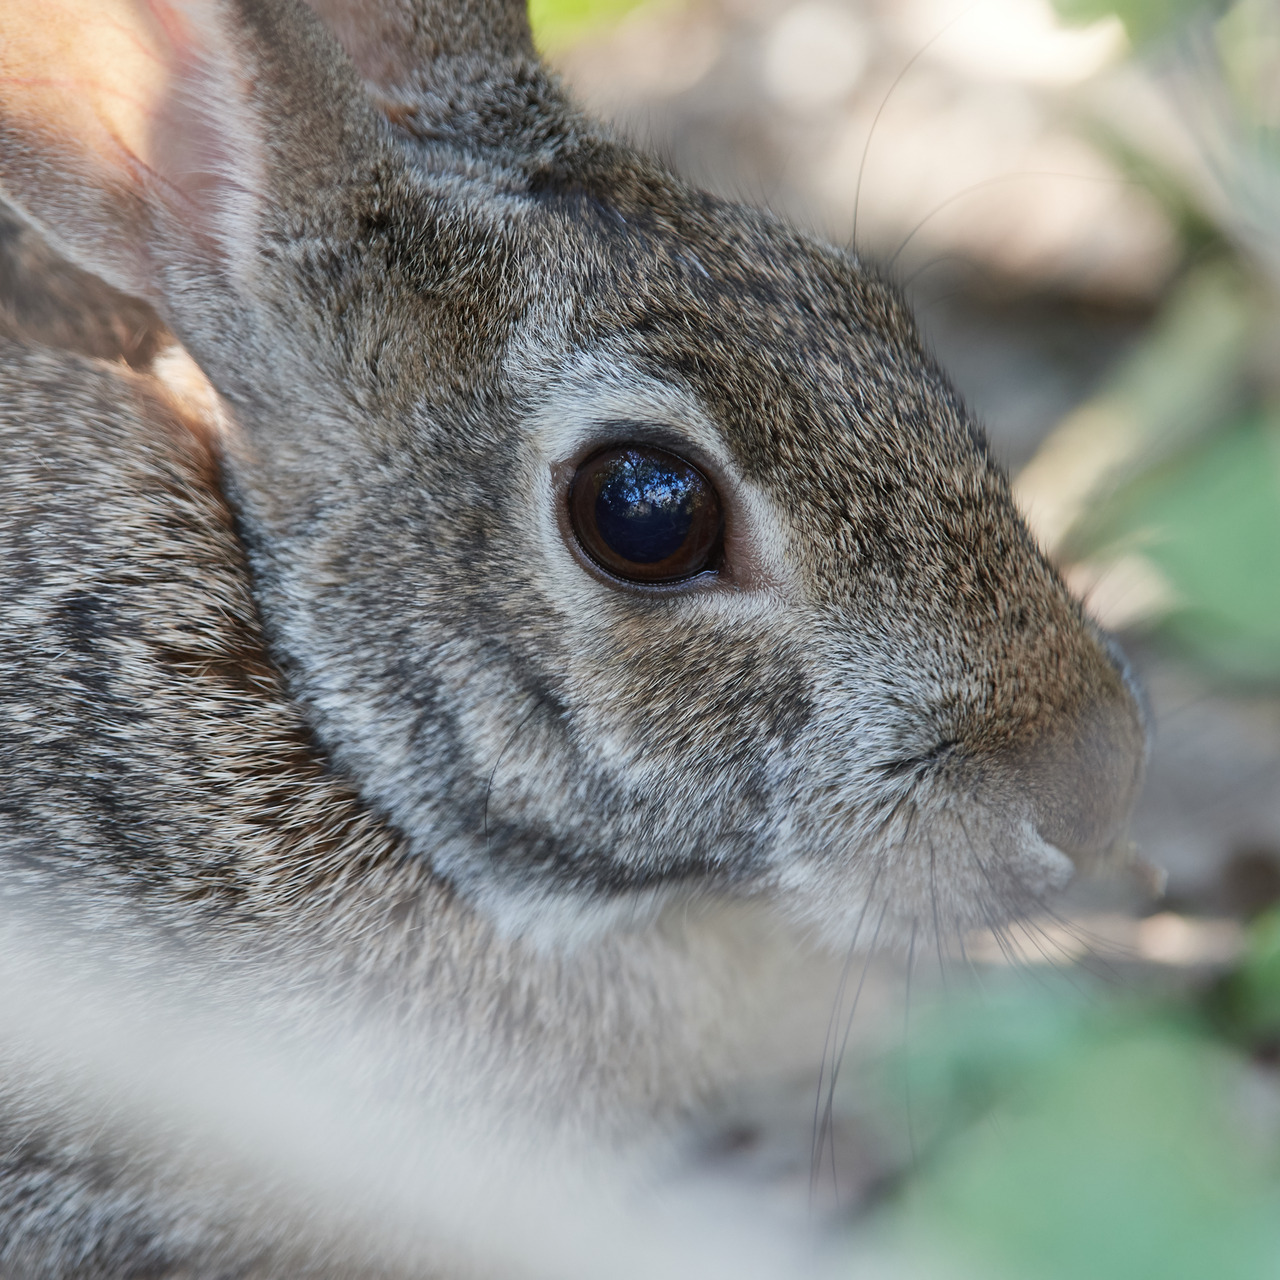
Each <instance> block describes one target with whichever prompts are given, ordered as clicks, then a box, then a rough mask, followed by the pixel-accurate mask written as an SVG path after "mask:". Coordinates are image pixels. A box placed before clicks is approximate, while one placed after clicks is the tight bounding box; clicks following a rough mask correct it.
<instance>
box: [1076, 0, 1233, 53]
mask: <svg viewBox="0 0 1280 1280" xmlns="http://www.w3.org/2000/svg"><path fill="white" fill-rule="evenodd" d="M1053 7H1054V9H1055V10H1056V11H1057V13H1058V17H1060V18H1061V19H1062V21H1063V22H1067V23H1072V24H1077V25H1085V24H1087V23H1090V22H1097V21H1099V20H1100V19H1102V18H1108V17H1111V16H1112V15H1114V16H1115V17H1117V18H1119V19H1120V21H1121V22H1123V23H1124V29H1125V31H1126V32H1127V33H1128V35H1129V39H1130V40H1131V41H1132V42H1133V43H1134V44H1135V45H1138V44H1144V43H1146V42H1147V41H1148V40H1153V39H1156V38H1157V37H1159V36H1162V35H1165V34H1166V33H1168V32H1170V31H1172V30H1174V29H1175V28H1177V27H1179V26H1181V25H1183V24H1184V23H1186V22H1187V21H1188V20H1189V19H1190V18H1191V17H1193V16H1194V15H1195V14H1196V13H1198V12H1213V11H1214V10H1215V9H1221V8H1222V5H1220V4H1217V5H1211V4H1208V3H1206V2H1205V0H1054V3H1053Z"/></svg>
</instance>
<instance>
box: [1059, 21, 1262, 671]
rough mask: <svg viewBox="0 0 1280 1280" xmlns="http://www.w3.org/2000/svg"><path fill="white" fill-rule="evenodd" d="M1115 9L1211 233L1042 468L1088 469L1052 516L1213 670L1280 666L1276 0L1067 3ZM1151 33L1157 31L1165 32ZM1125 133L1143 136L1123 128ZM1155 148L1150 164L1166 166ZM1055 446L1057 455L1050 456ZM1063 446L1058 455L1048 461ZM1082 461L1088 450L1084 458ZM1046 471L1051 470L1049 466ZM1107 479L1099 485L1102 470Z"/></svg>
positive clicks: (1183, 187)
mask: <svg viewBox="0 0 1280 1280" xmlns="http://www.w3.org/2000/svg"><path fill="white" fill-rule="evenodd" d="M1058 8H1059V12H1060V13H1062V14H1063V16H1064V17H1067V18H1069V19H1086V18H1094V17H1097V16H1099V14H1101V13H1102V12H1103V11H1104V10H1105V11H1109V12H1114V13H1117V14H1118V16H1119V17H1120V18H1121V19H1122V20H1123V22H1124V23H1125V26H1126V28H1127V29H1128V30H1129V32H1130V34H1131V37H1132V38H1133V39H1134V41H1135V43H1137V44H1138V46H1139V47H1138V51H1137V54H1136V56H1137V57H1138V58H1140V59H1141V58H1142V57H1143V56H1144V50H1143V42H1146V41H1154V46H1153V47H1154V48H1155V49H1156V52H1155V53H1153V54H1152V55H1151V65H1150V67H1149V70H1148V74H1149V75H1150V76H1151V77H1152V79H1153V80H1154V82H1155V83H1157V84H1159V85H1161V86H1162V88H1163V91H1164V93H1165V96H1166V98H1167V99H1168V101H1169V102H1170V103H1171V105H1172V106H1173V107H1174V108H1175V111H1176V114H1178V115H1180V117H1181V118H1182V120H1183V122H1184V124H1185V129H1186V132H1187V135H1188V137H1189V138H1190V139H1192V140H1193V141H1194V142H1195V143H1196V145H1197V146H1198V147H1199V148H1200V152H1201V161H1202V162H1201V165H1200V167H1199V170H1198V171H1193V172H1188V171H1186V170H1183V171H1180V172H1175V171H1173V170H1172V169H1170V168H1169V167H1168V166H1167V165H1166V166H1164V167H1163V169H1162V171H1161V177H1160V181H1159V182H1158V183H1156V184H1155V188H1154V189H1156V190H1157V191H1158V192H1160V193H1162V194H1164V195H1165V196H1166V198H1168V199H1170V201H1171V202H1176V203H1177V204H1179V205H1181V206H1183V207H1184V208H1190V209H1194V210H1195V212H1196V214H1197V215H1198V216H1199V217H1200V218H1201V219H1203V220H1204V222H1205V224H1206V225H1207V226H1208V227H1209V228H1210V230H1211V238H1210V240H1209V243H1207V244H1205V243H1201V244H1199V245H1197V246H1195V254H1194V257H1195V262H1196V265H1195V266H1194V267H1193V268H1191V269H1189V270H1188V272H1187V273H1186V275H1185V277H1184V279H1183V280H1182V282H1181V284H1180V285H1179V286H1178V287H1176V288H1175V289H1174V291H1173V293H1172V294H1171V296H1170V298H1169V300H1168V302H1167V304H1166V308H1165V312H1164V314H1163V316H1161V317H1160V318H1159V319H1158V321H1157V323H1156V324H1155V325H1154V326H1153V329H1152V332H1151V336H1150V338H1149V339H1148V341H1147V343H1146V344H1145V346H1144V347H1143V348H1142V349H1140V350H1139V351H1138V352H1137V354H1136V355H1135V356H1134V357H1133V358H1132V360H1131V361H1130V362H1129V364H1128V366H1127V367H1125V368H1123V369H1121V370H1120V372H1119V374H1118V375H1117V376H1116V378H1115V379H1114V382H1113V384H1112V386H1111V387H1109V388H1108V389H1107V390H1106V391H1105V392H1104V393H1103V395H1102V396H1101V397H1100V398H1099V399H1098V400H1097V401H1095V402H1094V404H1092V405H1090V406H1086V408H1085V409H1084V410H1082V411H1080V412H1079V413H1078V414H1076V415H1075V416H1074V420H1072V421H1069V422H1068V423H1066V424H1064V428H1063V430H1062V432H1061V433H1060V437H1059V439H1057V440H1050V441H1049V442H1048V444H1047V446H1046V450H1045V453H1044V456H1043V457H1042V459H1040V460H1039V465H1040V468H1041V470H1042V471H1045V470H1046V467H1047V466H1048V465H1050V464H1052V465H1053V466H1059V465H1064V464H1066V465H1072V464H1073V463H1072V461H1071V460H1073V459H1074V465H1077V466H1080V465H1082V464H1080V462H1079V458H1080V456H1081V455H1087V457H1088V458H1089V459H1091V460H1092V466H1093V470H1092V472H1091V473H1090V474H1089V477H1088V483H1086V484H1083V485H1081V486H1080V490H1081V491H1080V493H1079V494H1078V495H1077V496H1078V498H1079V499H1080V500H1079V501H1078V503H1077V504H1076V509H1073V510H1072V511H1071V512H1070V518H1069V519H1064V520H1063V521H1062V524H1063V525H1065V526H1067V527H1066V528H1064V529H1061V530H1057V531H1056V532H1060V533H1062V534H1063V536H1062V538H1061V540H1060V541H1059V542H1058V547H1059V550H1060V551H1061V552H1062V553H1064V554H1065V556H1066V558H1067V559H1069V560H1082V559H1083V560H1091V561H1093V562H1094V564H1095V567H1096V566H1104V567H1105V566H1106V565H1107V563H1108V562H1112V563H1114V562H1116V561H1118V560H1120V559H1121V558H1124V559H1125V560H1126V563H1129V564H1133V563H1140V564H1141V565H1142V566H1144V568H1145V570H1146V571H1148V577H1149V579H1150V580H1151V581H1153V582H1155V583H1157V584H1158V586H1159V590H1157V591H1155V592H1153V593H1152V599H1153V601H1155V602H1156V603H1155V607H1152V608H1150V609H1148V610H1147V613H1148V617H1147V621H1148V623H1149V624H1150V625H1152V627H1153V629H1154V631H1155V633H1156V635H1157V636H1158V637H1159V638H1161V639H1162V640H1164V641H1166V642H1167V643H1168V644H1169V645H1170V646H1171V647H1173V648H1175V649H1176V650H1178V651H1179V652H1181V653H1182V654H1184V655H1185V656H1186V657H1188V658H1189V659H1191V660H1192V661H1194V662H1197V663H1199V664H1201V665H1203V666H1205V667H1207V668H1209V669H1211V670H1213V671H1215V672H1218V673H1221V674H1224V675H1227V676H1229V677H1235V678H1240V679H1243V680H1246V681H1251V682H1253V681H1266V682H1274V681H1276V680H1280V6H1277V5H1276V4H1275V3H1273V2H1272V0H1239V3H1236V4H1234V5H1232V6H1231V7H1229V8H1224V6H1221V5H1219V6H1217V8H1216V10H1215V9H1207V8H1205V7H1204V6H1194V5H1190V6H1189V5H1188V4H1186V3H1183V0H1123V2H1122V3H1112V4H1107V3H1105V0H1058ZM1157 37H1158V39H1157ZM1125 145H1126V147H1128V148H1134V147H1135V146H1136V147H1138V148H1139V149H1140V148H1141V138H1140V137H1138V138H1136V139H1135V138H1134V136H1132V135H1129V136H1127V137H1126V139H1125ZM1158 151H1159V148H1158V147H1154V146H1153V149H1152V154H1151V155H1149V156H1147V157H1146V158H1145V161H1144V163H1146V164H1147V165H1149V166H1151V167H1153V168H1154V169H1157V170H1160V169H1161V165H1162V161H1161V159H1160V157H1159V156H1158V155H1157V154H1156V153H1157V152H1158ZM1055 450H1056V455H1055ZM1055 458H1056V460H1055ZM1084 470H1085V471H1089V467H1088V465H1085V466H1084ZM1048 478H1049V477H1048V476H1047V474H1046V475H1045V476H1043V477H1042V480H1043V479H1048ZM1095 481H1096V483H1095Z"/></svg>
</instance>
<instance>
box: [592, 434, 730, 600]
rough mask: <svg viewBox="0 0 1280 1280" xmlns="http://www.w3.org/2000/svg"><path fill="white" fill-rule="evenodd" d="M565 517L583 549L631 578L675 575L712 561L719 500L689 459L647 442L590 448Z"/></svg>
mask: <svg viewBox="0 0 1280 1280" xmlns="http://www.w3.org/2000/svg"><path fill="white" fill-rule="evenodd" d="M569 516H570V520H571V522H572V524H573V531H574V533H575V534H576V535H577V538H578V541H579V542H580V543H581V544H582V549H583V550H584V551H585V552H586V553H587V555H589V556H590V557H591V559H592V560H594V561H595V562H596V563H597V564H598V565H600V566H601V568H603V569H607V570H608V571H609V572H610V573H612V574H615V575H616V576H617V577H619V578H626V579H628V580H630V581H632V582H678V581H680V580H681V579H682V578H692V577H694V576H695V575H696V574H699V573H702V572H703V571H704V570H706V569H713V568H715V567H716V561H717V559H718V557H719V551H720V542H721V536H720V535H721V526H722V523H723V522H722V518H721V514H720V499H719V497H718V496H717V494H716V491H715V488H714V486H713V485H712V484H711V482H710V481H709V480H708V479H707V478H706V476H704V475H703V474H702V472H701V471H699V470H698V468H697V467H695V466H693V465H692V464H691V463H688V462H685V461H684V459H682V458H678V457H676V455H675V454H673V453H667V452H666V450H664V449H655V448H653V447H652V446H651V445H644V444H624V445H617V446H615V447H613V448H611V449H604V450H602V451H601V452H600V453H597V454H594V455H593V456H592V457H590V458H588V459H587V460H586V462H584V463H583V464H582V466H580V467H579V468H578V471H577V474H576V475H575V476H574V477H573V484H572V486H571V487H570V490H569Z"/></svg>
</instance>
